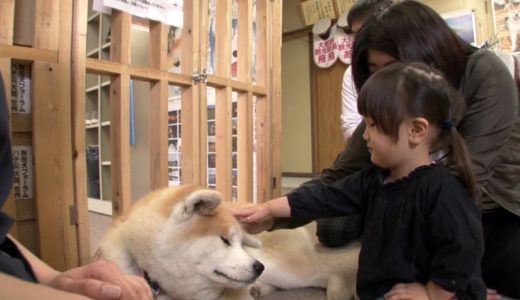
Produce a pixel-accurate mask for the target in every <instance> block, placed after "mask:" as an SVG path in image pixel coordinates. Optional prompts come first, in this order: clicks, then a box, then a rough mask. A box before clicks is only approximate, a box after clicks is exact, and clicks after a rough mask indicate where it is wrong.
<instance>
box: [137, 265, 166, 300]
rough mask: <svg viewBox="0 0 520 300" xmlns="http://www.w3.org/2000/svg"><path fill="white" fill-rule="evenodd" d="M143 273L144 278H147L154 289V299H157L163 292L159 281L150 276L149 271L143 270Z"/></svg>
mask: <svg viewBox="0 0 520 300" xmlns="http://www.w3.org/2000/svg"><path fill="white" fill-rule="evenodd" d="M141 273H142V274H143V277H144V280H146V282H147V283H148V285H149V286H150V288H151V289H152V294H153V299H154V300H157V297H158V296H159V295H161V294H162V293H163V290H162V289H161V287H160V286H159V284H158V283H157V281H155V280H152V279H151V278H150V276H148V272H146V271H144V270H141Z"/></svg>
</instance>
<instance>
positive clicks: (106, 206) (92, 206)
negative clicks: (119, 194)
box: [88, 198, 112, 216]
mask: <svg viewBox="0 0 520 300" xmlns="http://www.w3.org/2000/svg"><path fill="white" fill-rule="evenodd" d="M88 210H90V211H93V212H97V213H100V214H104V215H107V216H111V215H112V201H106V200H100V199H95V198H88Z"/></svg>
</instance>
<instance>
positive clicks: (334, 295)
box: [327, 274, 358, 300]
mask: <svg viewBox="0 0 520 300" xmlns="http://www.w3.org/2000/svg"><path fill="white" fill-rule="evenodd" d="M347 283H351V284H350V287H349V286H347ZM352 284H353V285H352ZM354 286H355V283H354V282H351V281H349V280H347V278H345V277H344V276H341V275H339V274H336V275H331V276H330V277H329V282H328V284H327V300H355V299H358V298H357V295H356V293H355V290H354V289H355V288H354Z"/></svg>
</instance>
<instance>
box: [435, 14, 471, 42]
mask: <svg viewBox="0 0 520 300" xmlns="http://www.w3.org/2000/svg"><path fill="white" fill-rule="evenodd" d="M441 16H442V18H443V19H444V21H446V23H447V24H448V26H450V28H451V29H453V31H455V32H456V33H457V34H458V35H459V36H460V37H461V38H462V39H463V40H465V41H466V42H468V43H470V44H472V45H474V46H477V32H476V30H475V12H474V11H473V10H459V11H454V12H449V13H445V14H442V15H441Z"/></svg>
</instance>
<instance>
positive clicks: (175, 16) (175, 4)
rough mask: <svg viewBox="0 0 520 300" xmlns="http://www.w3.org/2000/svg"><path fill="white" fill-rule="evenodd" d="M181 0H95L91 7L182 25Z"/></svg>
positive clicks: (105, 11) (100, 10) (101, 10)
mask: <svg viewBox="0 0 520 300" xmlns="http://www.w3.org/2000/svg"><path fill="white" fill-rule="evenodd" d="M182 5H183V0H132V1H129V0H96V1H94V3H93V9H94V10H96V11H99V12H102V13H107V12H108V11H109V10H108V9H109V8H114V9H117V10H121V11H124V12H127V13H129V14H131V15H134V16H137V17H141V18H145V19H150V20H155V21H159V22H163V23H165V24H169V25H173V26H177V27H182V22H183V13H182Z"/></svg>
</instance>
